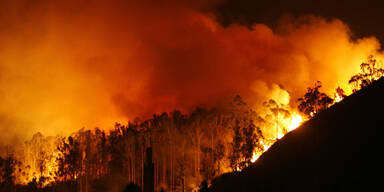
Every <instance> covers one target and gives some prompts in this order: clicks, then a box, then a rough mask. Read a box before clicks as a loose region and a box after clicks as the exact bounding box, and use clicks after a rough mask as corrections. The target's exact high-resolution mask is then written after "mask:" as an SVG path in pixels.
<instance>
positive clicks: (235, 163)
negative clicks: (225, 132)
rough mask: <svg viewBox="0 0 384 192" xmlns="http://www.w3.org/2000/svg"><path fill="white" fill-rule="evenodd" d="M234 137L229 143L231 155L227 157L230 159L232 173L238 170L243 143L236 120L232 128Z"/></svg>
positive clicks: (238, 123)
mask: <svg viewBox="0 0 384 192" xmlns="http://www.w3.org/2000/svg"><path fill="white" fill-rule="evenodd" d="M233 129H234V136H233V141H232V143H231V145H232V153H231V155H230V157H229V159H230V165H231V168H232V170H233V171H237V170H238V168H239V164H240V162H239V160H240V158H241V146H242V143H243V141H244V138H243V135H242V133H241V130H240V122H239V121H238V120H237V121H236V124H235V126H234V128H233Z"/></svg>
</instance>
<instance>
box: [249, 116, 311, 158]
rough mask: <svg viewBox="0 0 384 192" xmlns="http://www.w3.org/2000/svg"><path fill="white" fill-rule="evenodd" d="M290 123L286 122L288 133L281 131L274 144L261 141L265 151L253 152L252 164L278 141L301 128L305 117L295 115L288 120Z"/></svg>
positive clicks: (273, 140)
mask: <svg viewBox="0 0 384 192" xmlns="http://www.w3.org/2000/svg"><path fill="white" fill-rule="evenodd" d="M287 120H288V121H285V122H286V124H285V125H286V126H285V127H286V128H287V129H286V130H287V132H285V133H284V132H283V131H279V132H278V133H277V138H275V139H272V140H271V141H272V142H266V141H267V139H266V140H264V141H263V140H260V144H261V145H262V146H263V151H254V152H253V155H252V159H251V162H252V163H254V162H256V160H257V159H259V157H260V156H261V155H262V154H263V153H264V152H265V151H267V150H268V149H269V148H270V147H271V146H272V144H273V143H274V142H275V141H277V140H278V139H280V138H282V137H284V135H285V134H287V133H288V132H290V131H292V130H295V129H296V128H297V127H299V126H300V125H301V124H302V123H303V121H304V118H303V116H301V115H299V114H298V113H296V112H295V113H294V114H293V115H292V116H291V117H290V118H289V119H287Z"/></svg>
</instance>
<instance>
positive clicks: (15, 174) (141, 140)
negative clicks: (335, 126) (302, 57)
mask: <svg viewBox="0 0 384 192" xmlns="http://www.w3.org/2000/svg"><path fill="white" fill-rule="evenodd" d="M376 63H377V61H376V59H375V58H374V57H373V56H369V57H368V59H367V61H366V62H364V63H362V64H361V65H360V66H361V73H359V74H356V75H355V76H353V77H351V79H350V81H349V83H350V85H351V86H353V87H354V91H357V90H359V89H361V88H364V87H365V86H367V85H369V84H370V83H372V82H373V81H375V80H377V79H379V78H380V77H382V76H383V75H384V69H382V68H379V67H377V65H376ZM320 89H321V82H316V83H315V84H314V86H312V87H309V88H308V89H307V92H306V93H305V95H304V96H303V97H302V98H299V99H298V100H297V105H296V106H295V107H292V106H291V105H283V104H280V103H278V102H276V101H274V100H272V99H271V100H268V101H265V102H264V103H263V105H262V107H261V108H260V109H257V110H256V109H253V108H252V107H251V106H249V105H248V104H247V103H246V101H244V100H243V99H242V98H241V96H239V95H236V96H235V97H234V98H233V100H232V101H229V102H228V103H227V104H226V105H223V106H218V107H216V108H210V109H208V108H202V107H197V108H196V109H195V110H193V111H192V112H189V113H183V112H181V111H178V110H174V111H172V112H164V113H161V114H154V115H153V117H152V118H149V119H145V120H142V119H140V118H136V119H135V120H133V121H129V122H128V123H126V124H121V123H116V124H115V125H114V127H113V128H112V129H111V130H109V131H105V130H101V129H99V128H94V129H85V128H83V129H80V130H79V131H78V132H76V133H73V134H71V135H70V136H44V135H42V134H41V133H36V134H35V135H34V136H33V137H32V139H30V140H29V141H26V142H24V143H23V144H22V145H21V146H6V147H5V150H6V154H5V155H3V156H1V157H0V191H10V192H11V191H15V192H16V191H123V190H124V188H125V187H126V186H127V184H130V183H131V184H134V185H136V186H138V187H141V186H143V180H144V178H143V177H144V176H143V172H144V170H143V169H144V163H145V159H146V149H147V148H149V147H150V148H152V152H153V155H152V156H153V163H154V165H155V166H154V170H155V174H154V177H155V178H154V182H155V191H161V190H162V191H198V190H200V191H202V188H205V187H206V186H207V185H209V183H210V181H212V179H214V178H215V177H217V176H219V175H221V174H223V173H227V172H236V171H240V170H242V169H243V168H245V167H247V166H248V165H250V164H252V163H255V161H256V163H257V158H258V157H259V156H260V155H261V154H262V153H263V152H264V151H265V150H267V149H268V147H269V146H271V145H272V144H273V143H274V142H275V141H276V140H278V139H279V138H280V137H282V136H283V135H284V134H286V133H287V132H289V131H291V130H292V129H294V128H296V127H297V126H298V125H299V124H300V123H301V122H302V121H303V120H305V119H308V118H311V117H313V116H315V115H316V114H317V113H319V112H320V111H321V110H324V109H326V108H328V107H329V106H331V105H332V104H334V103H335V102H338V101H340V100H341V99H342V98H343V97H345V96H346V95H345V94H344V91H343V89H341V88H340V87H338V88H337V89H336V90H335V96H334V98H331V96H328V95H327V94H325V93H322V92H321V91H320ZM296 117H300V120H299V121H298V122H297V121H294V120H296ZM199 188H200V189H199Z"/></svg>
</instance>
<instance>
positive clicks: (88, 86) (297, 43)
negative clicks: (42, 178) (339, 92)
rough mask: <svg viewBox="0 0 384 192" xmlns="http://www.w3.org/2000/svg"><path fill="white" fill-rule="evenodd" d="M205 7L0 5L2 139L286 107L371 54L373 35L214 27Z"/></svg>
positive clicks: (291, 23)
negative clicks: (204, 112) (233, 103)
mask: <svg viewBox="0 0 384 192" xmlns="http://www.w3.org/2000/svg"><path fill="white" fill-rule="evenodd" d="M215 3H218V2H214V3H212V4H211V3H209V4H207V3H204V4H201V3H189V2H182V3H180V2H176V1H162V2H161V3H160V2H158V3H154V2H152V1H122V0H121V1H119V0H115V1H92V0H89V1H86V0H84V1H43V0H41V1H27V0H24V1H23V0H21V1H2V2H1V3H0V130H1V132H2V135H1V142H3V143H9V142H14V141H15V140H18V139H21V138H23V139H24V138H25V137H30V136H31V135H32V134H33V133H35V132H37V131H41V132H43V134H45V135H54V134H68V133H71V132H73V131H75V130H77V129H79V128H81V127H83V126H86V127H88V128H92V127H94V126H100V127H102V128H108V127H112V126H113V123H114V122H115V121H120V122H121V121H123V122H124V121H127V120H129V119H131V120H132V119H133V118H135V117H136V116H139V117H142V118H146V117H149V116H150V115H152V114H153V113H159V112H162V111H170V110H173V109H175V108H178V109H181V110H183V111H189V110H191V109H193V108H194V107H196V106H206V107H212V106H216V105H219V104H221V103H222V102H228V101H230V98H232V97H233V96H234V95H236V94H240V95H241V96H243V97H244V99H245V100H246V101H247V102H248V103H250V104H251V105H252V106H257V105H258V104H259V103H261V102H263V101H264V100H266V99H269V98H271V97H272V98H274V97H276V98H275V99H276V100H278V99H279V98H280V99H281V97H284V98H283V99H282V100H281V101H280V102H284V103H288V102H289V101H291V103H293V104H294V102H292V101H294V100H295V99H296V98H297V97H299V96H301V95H302V94H303V93H304V91H305V89H306V87H308V86H310V85H312V84H313V83H314V82H315V81H316V80H320V81H322V82H323V85H324V87H323V90H324V91H326V92H327V93H329V94H332V93H334V89H335V88H336V87H337V86H338V85H341V86H342V87H344V88H348V86H347V81H348V79H349V78H350V77H351V76H352V75H353V74H355V73H356V72H358V71H359V64H360V63H361V62H362V61H364V59H365V58H366V57H367V55H369V54H376V55H377V54H379V53H378V50H379V49H380V44H379V42H378V41H377V40H376V39H375V38H374V37H369V38H362V39H352V38H351V36H352V35H351V34H352V33H351V31H350V30H349V28H348V26H347V25H346V24H344V23H343V22H342V21H340V20H338V19H324V18H321V17H316V16H302V17H300V18H291V17H289V16H286V17H283V18H282V19H281V21H280V22H279V25H278V27H277V28H276V29H271V28H270V27H268V26H266V25H264V24H254V25H253V26H252V27H247V26H242V25H239V24H236V23H234V24H232V25H229V26H227V27H223V26H222V25H220V23H218V21H217V19H216V17H217V16H215V15H214V14H212V13H209V12H207V11H206V9H207V7H211V6H214V5H215ZM171 4H172V5H171ZM201 10H204V12H203V11H201ZM379 57H380V56H379Z"/></svg>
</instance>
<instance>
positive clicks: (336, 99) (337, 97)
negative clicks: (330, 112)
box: [335, 93, 343, 103]
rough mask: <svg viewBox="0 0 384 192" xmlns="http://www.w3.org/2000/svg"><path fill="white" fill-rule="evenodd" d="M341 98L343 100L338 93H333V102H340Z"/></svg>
mask: <svg viewBox="0 0 384 192" xmlns="http://www.w3.org/2000/svg"><path fill="white" fill-rule="evenodd" d="M341 100H343V98H342V97H341V96H340V95H339V93H336V94H335V103H338V102H340V101H341Z"/></svg>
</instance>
